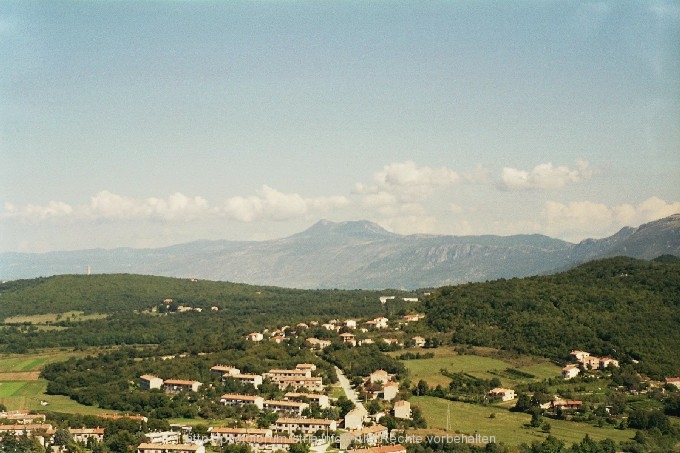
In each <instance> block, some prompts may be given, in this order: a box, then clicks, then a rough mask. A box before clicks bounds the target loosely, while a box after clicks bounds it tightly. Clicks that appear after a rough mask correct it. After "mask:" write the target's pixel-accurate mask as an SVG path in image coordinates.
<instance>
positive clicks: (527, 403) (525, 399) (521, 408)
mask: <svg viewBox="0 0 680 453" xmlns="http://www.w3.org/2000/svg"><path fill="white" fill-rule="evenodd" d="M529 409H531V397H530V396H529V394H528V393H520V394H519V396H518V397H517V402H516V403H515V407H513V408H512V411H513V412H526V411H528V410H529Z"/></svg>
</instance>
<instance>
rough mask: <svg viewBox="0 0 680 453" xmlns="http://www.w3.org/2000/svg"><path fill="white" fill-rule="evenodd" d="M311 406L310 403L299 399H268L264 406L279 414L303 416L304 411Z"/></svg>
mask: <svg viewBox="0 0 680 453" xmlns="http://www.w3.org/2000/svg"><path fill="white" fill-rule="evenodd" d="M308 407H309V403H301V402H299V401H281V400H266V401H265V402H264V408H265V409H266V410H268V411H271V412H277V413H279V414H287V415H296V416H298V417H299V416H302V411H304V410H305V409H307V408H308Z"/></svg>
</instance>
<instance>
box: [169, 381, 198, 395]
mask: <svg viewBox="0 0 680 453" xmlns="http://www.w3.org/2000/svg"><path fill="white" fill-rule="evenodd" d="M201 385H203V384H202V383H200V382H198V381H187V380H184V379H166V380H165V381H164V382H163V390H165V391H166V392H171V393H174V392H181V391H184V390H186V391H189V392H198V388H199V387H200V386H201Z"/></svg>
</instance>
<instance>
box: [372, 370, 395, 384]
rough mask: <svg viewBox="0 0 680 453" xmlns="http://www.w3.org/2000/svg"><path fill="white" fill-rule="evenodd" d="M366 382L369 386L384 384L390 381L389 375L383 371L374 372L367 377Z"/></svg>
mask: <svg viewBox="0 0 680 453" xmlns="http://www.w3.org/2000/svg"><path fill="white" fill-rule="evenodd" d="M368 380H369V382H370V383H371V384H375V383H383V384H384V383H386V382H387V381H389V380H390V375H389V374H387V371H385V370H376V371H374V372H373V373H371V374H370V376H368Z"/></svg>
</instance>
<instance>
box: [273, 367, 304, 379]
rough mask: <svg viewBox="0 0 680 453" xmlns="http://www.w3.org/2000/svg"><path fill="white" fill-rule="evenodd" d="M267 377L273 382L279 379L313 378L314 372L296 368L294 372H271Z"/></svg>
mask: <svg viewBox="0 0 680 453" xmlns="http://www.w3.org/2000/svg"><path fill="white" fill-rule="evenodd" d="M266 376H267V377H269V378H271V380H272V381H277V380H278V379H279V378H284V377H312V370H310V369H307V370H301V369H298V368H295V369H293V370H276V369H274V370H269V372H268V373H266Z"/></svg>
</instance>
